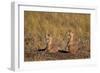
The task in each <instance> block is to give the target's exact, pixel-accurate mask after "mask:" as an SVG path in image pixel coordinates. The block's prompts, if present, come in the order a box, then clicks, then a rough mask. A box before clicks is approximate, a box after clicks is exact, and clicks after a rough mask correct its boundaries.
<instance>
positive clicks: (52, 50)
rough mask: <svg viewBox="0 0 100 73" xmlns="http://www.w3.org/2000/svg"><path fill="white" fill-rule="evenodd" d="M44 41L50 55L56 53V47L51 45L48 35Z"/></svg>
mask: <svg viewBox="0 0 100 73" xmlns="http://www.w3.org/2000/svg"><path fill="white" fill-rule="evenodd" d="M46 39H47V50H48V52H50V53H55V52H58V47H57V46H56V45H54V44H53V38H52V37H51V36H50V35H49V36H48V35H46Z"/></svg>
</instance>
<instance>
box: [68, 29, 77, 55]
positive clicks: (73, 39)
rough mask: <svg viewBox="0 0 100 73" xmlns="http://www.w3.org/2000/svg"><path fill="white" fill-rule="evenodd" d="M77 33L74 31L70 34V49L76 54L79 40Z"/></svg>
mask: <svg viewBox="0 0 100 73" xmlns="http://www.w3.org/2000/svg"><path fill="white" fill-rule="evenodd" d="M76 36H77V35H75V33H74V32H73V31H69V32H68V43H67V44H68V49H69V51H70V53H72V54H76V53H77V50H78V45H77V40H76Z"/></svg>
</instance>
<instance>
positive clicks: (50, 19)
mask: <svg viewBox="0 0 100 73" xmlns="http://www.w3.org/2000/svg"><path fill="white" fill-rule="evenodd" d="M69 30H72V31H75V34H76V37H78V41H79V44H78V46H79V49H78V51H77V54H76V55H73V54H71V53H61V52H57V53H49V52H47V51H37V50H38V49H44V48H45V47H46V43H45V34H46V33H49V34H51V36H52V37H53V42H54V44H56V46H59V47H60V49H63V48H64V47H65V44H66V40H67V38H66V37H67V35H66V32H68V31H69ZM82 58H90V14H80V13H57V12H52V13H51V12H50V13H49V12H34V11H25V12H24V60H25V61H41V60H62V59H82Z"/></svg>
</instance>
